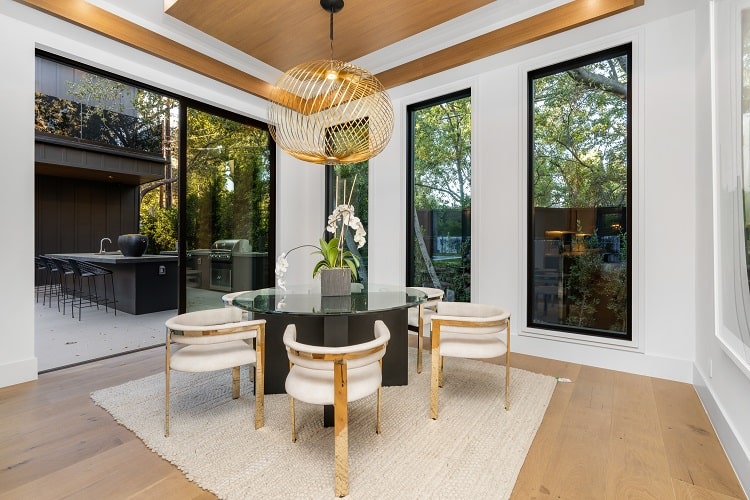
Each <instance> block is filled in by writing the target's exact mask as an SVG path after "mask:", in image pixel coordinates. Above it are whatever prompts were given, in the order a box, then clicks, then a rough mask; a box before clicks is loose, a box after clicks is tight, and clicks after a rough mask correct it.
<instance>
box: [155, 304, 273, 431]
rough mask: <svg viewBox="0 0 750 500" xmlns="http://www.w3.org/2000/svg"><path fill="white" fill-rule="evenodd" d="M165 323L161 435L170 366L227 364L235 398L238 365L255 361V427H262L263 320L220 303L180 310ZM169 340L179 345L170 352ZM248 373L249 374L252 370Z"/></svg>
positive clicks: (204, 368)
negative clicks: (244, 316)
mask: <svg viewBox="0 0 750 500" xmlns="http://www.w3.org/2000/svg"><path fill="white" fill-rule="evenodd" d="M166 327H167V349H166V351H167V352H166V361H165V365H164V375H165V379H166V395H165V401H164V413H165V415H164V436H165V437H169V404H170V373H171V370H178V371H183V372H210V371H217V370H224V369H227V368H231V369H232V398H233V399H237V398H239V397H240V367H241V366H242V365H255V377H254V383H255V428H256V429H260V428H261V427H263V420H264V415H263V413H264V408H263V404H264V396H263V391H264V387H263V381H264V377H263V371H264V365H265V345H266V342H265V337H266V321H265V320H253V321H243V320H242V311H240V310H239V309H237V308H236V307H222V308H220V309H208V310H205V311H194V312H189V313H184V314H180V315H178V316H175V317H173V318H170V319H169V320H167V322H166ZM253 341H255V347H253ZM172 342H174V343H175V344H179V345H182V346H183V347H181V348H180V349H177V350H175V352H174V353H173V352H172V349H171V344H172ZM250 377H251V378H253V377H252V370H251V375H250Z"/></svg>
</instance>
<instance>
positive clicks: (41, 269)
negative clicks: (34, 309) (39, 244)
mask: <svg viewBox="0 0 750 500" xmlns="http://www.w3.org/2000/svg"><path fill="white" fill-rule="evenodd" d="M34 270H35V275H34V285H35V286H34V289H35V292H36V301H37V302H39V292H40V291H41V292H42V305H43V304H44V299H45V298H46V295H45V294H46V291H47V288H46V287H47V276H48V274H49V272H48V271H47V263H46V262H44V260H43V259H42V257H41V256H39V255H37V256H35V257H34Z"/></svg>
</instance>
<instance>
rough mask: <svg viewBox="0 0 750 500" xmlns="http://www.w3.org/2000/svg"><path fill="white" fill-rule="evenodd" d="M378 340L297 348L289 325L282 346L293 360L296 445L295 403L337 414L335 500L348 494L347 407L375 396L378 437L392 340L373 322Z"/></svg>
mask: <svg viewBox="0 0 750 500" xmlns="http://www.w3.org/2000/svg"><path fill="white" fill-rule="evenodd" d="M374 330H375V339H374V340H371V341H369V342H364V343H362V344H356V345H350V346H344V347H322V346H311V345H307V344H302V343H300V342H297V328H296V326H295V325H294V324H291V325H288V326H287V327H286V330H285V331H284V344H285V345H286V350H287V355H288V356H289V375H288V376H287V378H286V383H285V387H286V392H287V394H289V396H290V405H291V413H292V441H293V442H294V441H296V440H297V431H296V422H295V416H294V400H295V399H298V400H300V401H304V402H306V403H311V404H317V405H333V412H334V424H333V425H334V483H335V486H334V489H335V494H336V495H337V496H340V497H341V496H346V495H347V494H348V491H349V430H348V420H349V417H348V407H347V403H348V402H350V401H357V400H358V399H362V398H364V397H365V396H369V395H370V394H372V393H374V392H377V394H378V396H377V399H378V400H377V417H376V426H375V432H377V433H378V434H380V400H381V396H382V387H381V383H382V380H383V370H382V359H383V355H385V349H386V345H387V344H388V340H390V338H391V333H390V331H389V330H388V327H387V326H386V325H385V323H383V322H382V321H380V320H378V321H376V322H375V327H374Z"/></svg>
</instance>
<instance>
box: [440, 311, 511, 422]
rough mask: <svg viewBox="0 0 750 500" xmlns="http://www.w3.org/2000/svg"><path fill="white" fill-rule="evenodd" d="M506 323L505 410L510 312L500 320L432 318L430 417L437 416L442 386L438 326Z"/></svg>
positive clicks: (507, 397) (507, 383) (507, 382)
mask: <svg viewBox="0 0 750 500" xmlns="http://www.w3.org/2000/svg"><path fill="white" fill-rule="evenodd" d="M503 325H506V328H505V331H506V340H505V347H506V351H505V411H509V410H510V314H508V317H507V318H506V319H501V320H490V321H482V320H476V319H474V320H471V321H466V320H456V319H441V318H439V317H438V318H433V319H432V333H431V334H430V341H431V344H432V345H431V355H432V357H431V361H432V367H431V377H430V418H432V419H433V420H436V419H437V418H438V388H440V387H443V358H444V357H443V356H441V355H440V328H441V326H463V327H470V328H474V327H493V326H500V327H501V326H503Z"/></svg>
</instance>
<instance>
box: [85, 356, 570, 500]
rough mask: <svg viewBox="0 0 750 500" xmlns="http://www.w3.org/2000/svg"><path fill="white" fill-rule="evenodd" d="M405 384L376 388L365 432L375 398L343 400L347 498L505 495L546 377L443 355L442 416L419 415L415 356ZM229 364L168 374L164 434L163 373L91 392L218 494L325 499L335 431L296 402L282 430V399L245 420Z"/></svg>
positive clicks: (422, 405)
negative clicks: (378, 418)
mask: <svg viewBox="0 0 750 500" xmlns="http://www.w3.org/2000/svg"><path fill="white" fill-rule="evenodd" d="M415 357H416V351H415V350H414V349H410V362H411V363H412V366H410V370H409V385H408V386H401V387H385V388H384V389H383V415H382V425H383V432H382V434H380V435H377V434H376V433H375V407H376V399H375V396H374V395H373V396H370V397H368V398H365V399H363V400H360V401H356V402H354V403H350V404H349V497H348V498H394V499H395V498H399V499H403V498H430V499H434V498H493V499H501V498H508V497H509V496H510V493H511V491H512V490H513V485H514V483H515V480H516V477H517V476H518V472H519V471H520V469H521V466H522V465H523V462H524V459H525V457H526V454H527V452H528V449H529V446H530V445H531V442H532V440H533V439H534V435H535V434H536V431H537V428H538V427H539V424H540V423H541V421H542V418H543V416H544V412H545V411H546V408H547V405H548V403H549V400H550V398H551V396H552V392H553V391H554V388H555V384H556V381H555V379H554V378H553V377H548V376H545V375H538V374H535V373H530V372H527V371H524V370H519V369H512V371H511V389H510V394H511V410H510V411H509V412H506V411H505V409H504V407H503V405H504V400H505V398H504V386H505V381H504V379H505V367H504V366H498V365H494V364H489V363H485V362H481V361H473V360H464V359H459V358H446V359H445V387H444V388H442V389H441V390H440V414H439V418H438V419H437V420H432V419H430V418H429V398H430V375H429V373H430V369H429V355H426V356H425V361H427V363H426V364H425V369H424V371H423V372H422V373H421V374H419V375H417V374H416V371H415V367H414V366H413V361H414V358H415ZM231 380H232V378H231V372H230V371H229V370H227V371H223V372H214V373H198V374H186V373H180V372H173V373H172V418H171V421H170V422H171V425H170V437H169V438H165V437H164V375H163V374H157V375H153V376H150V377H146V378H143V379H140V380H134V381H132V382H128V383H126V384H123V385H120V386H117V387H111V388H109V389H103V390H100V391H96V392H94V393H92V395H91V397H92V399H93V400H94V402H96V404H98V405H99V406H101V407H102V408H104V409H105V410H107V411H108V412H109V413H111V414H112V416H113V417H114V418H115V419H116V420H117V421H118V422H119V423H120V424H122V425H124V426H125V427H127V428H128V429H130V430H132V431H133V432H134V433H135V434H136V435H137V436H138V437H139V438H140V439H142V440H143V442H144V443H145V444H146V446H147V447H148V448H150V449H151V450H153V451H154V452H156V453H158V454H159V455H160V456H162V457H163V458H165V459H166V460H168V461H169V462H171V463H173V464H174V465H176V466H177V467H178V468H179V469H180V470H182V471H183V472H184V474H185V475H186V476H187V477H188V478H189V479H191V480H192V481H194V482H195V483H197V484H198V485H200V486H201V487H202V488H204V489H206V490H209V491H211V492H213V493H214V494H216V495H217V496H218V497H220V498H229V499H245V498H279V499H281V498H284V499H287V498H295V499H301V498H310V499H317V498H334V489H333V486H334V485H333V429H332V428H324V427H323V426H322V407H320V406H314V405H308V404H305V403H301V402H299V401H298V402H296V404H295V406H296V411H297V442H296V443H292V442H291V439H290V432H291V427H290V426H291V417H290V413H289V398H288V397H287V396H286V395H285V394H274V395H267V396H266V412H265V427H263V428H262V429H260V430H257V431H256V430H255V429H254V399H253V395H252V392H251V389H252V386H251V384H250V383H249V382H248V374H247V371H246V368H243V372H242V379H241V380H242V394H241V397H240V399H237V400H232V398H231Z"/></svg>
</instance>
